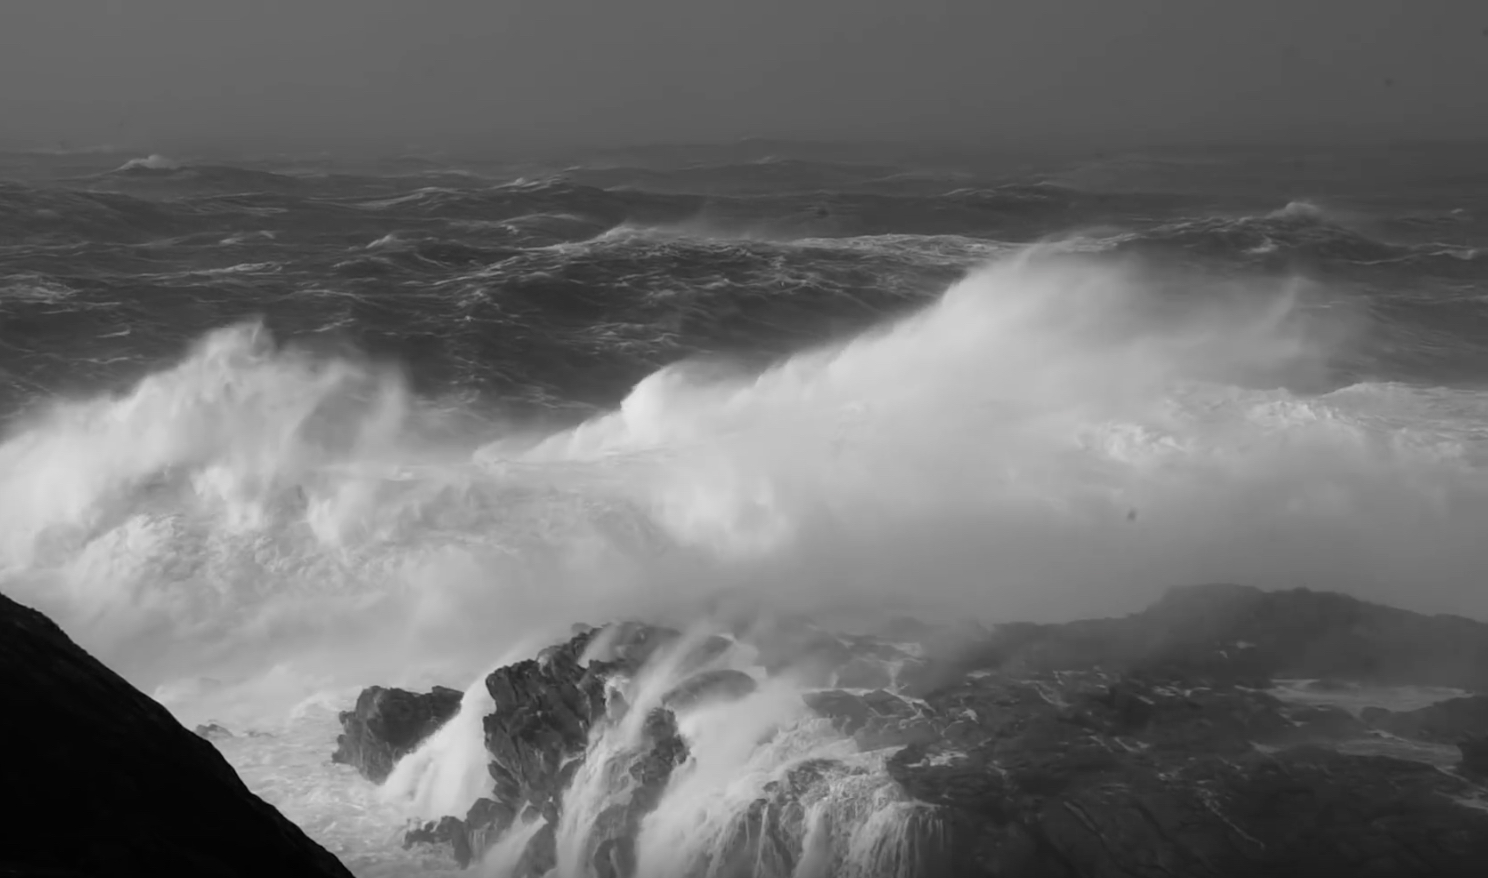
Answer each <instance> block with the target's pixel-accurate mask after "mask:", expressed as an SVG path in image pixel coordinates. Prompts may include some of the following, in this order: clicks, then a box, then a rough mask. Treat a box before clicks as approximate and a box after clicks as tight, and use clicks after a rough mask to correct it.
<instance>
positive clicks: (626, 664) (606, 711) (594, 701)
mask: <svg viewBox="0 0 1488 878" xmlns="http://www.w3.org/2000/svg"><path fill="white" fill-rule="evenodd" d="M574 631H575V633H574V636H573V637H572V638H570V639H569V640H568V641H566V642H564V643H560V644H555V645H553V646H551V647H548V648H547V649H544V650H542V651H541V652H540V653H539V654H538V655H537V656H536V657H535V658H533V659H529V660H526V661H521V662H517V663H515V664H512V665H508V666H506V667H503V668H500V669H498V670H496V671H493V672H492V673H491V674H489V675H488V676H487V677H486V680H485V685H486V691H487V692H488V693H489V694H490V696H491V699H492V702H493V704H494V710H493V711H492V712H491V713H490V714H488V715H487V716H485V717H483V718H482V727H483V731H484V738H485V745H486V751H487V753H488V755H489V757H490V761H489V763H488V764H487V769H488V771H489V773H490V775H491V778H492V781H493V792H492V795H491V796H490V797H489V798H485V799H481V800H479V801H478V802H476V804H475V806H474V807H473V808H471V809H470V811H469V812H468V813H467V814H466V815H465V816H464V817H463V818H456V817H454V816H449V817H445V818H443V819H442V820H440V821H437V822H433V823H429V824H426V825H424V826H422V827H419V828H418V829H416V830H414V831H413V832H410V833H409V834H408V835H406V836H405V843H406V844H420V843H426V844H427V843H435V844H449V845H451V847H452V849H453V851H454V853H455V856H456V858H457V859H459V860H460V861H461V863H462V864H464V863H468V862H471V861H473V860H474V859H476V858H479V857H480V856H481V855H482V854H483V853H484V852H485V850H487V849H488V848H489V847H490V846H491V845H492V844H494V843H495V842H496V841H497V840H498V839H499V838H500V837H501V836H502V834H503V833H505V832H507V831H509V830H510V828H511V827H512V826H513V825H515V824H516V823H518V822H519V821H529V820H538V821H541V823H542V826H541V827H540V828H539V831H538V832H537V833H536V834H535V835H534V836H533V837H532V839H531V840H530V841H529V842H528V844H527V846H526V848H525V849H524V851H523V852H522V854H521V857H520V863H519V865H518V867H517V873H516V874H517V875H519V876H525V875H532V876H537V875H542V874H545V873H546V872H547V871H548V870H549V869H551V868H552V865H553V863H554V862H556V856H557V853H556V847H555V840H554V839H555V836H554V832H555V827H556V824H557V822H558V820H559V819H560V817H561V808H562V797H563V792H564V791H565V790H566V789H567V788H568V786H569V784H570V783H571V782H572V780H573V778H574V776H575V775H576V774H577V772H578V771H579V769H580V768H582V767H583V764H584V757H585V754H586V751H587V748H588V744H589V740H590V736H591V734H592V733H593V731H594V729H595V727H596V726H597V725H599V724H601V723H605V722H612V721H619V720H620V719H622V718H623V717H624V715H625V714H626V712H628V710H629V706H628V705H626V704H625V703H624V700H623V699H621V698H619V697H618V695H617V694H615V693H613V692H612V690H611V689H610V688H609V685H608V683H609V681H610V680H611V678H613V677H616V676H617V675H619V676H624V675H631V674H634V673H635V672H636V671H637V670H639V669H640V667H642V666H643V665H644V664H645V663H646V662H647V661H649V660H650V659H651V658H653V657H654V656H656V655H657V654H658V652H659V651H661V650H662V649H664V648H666V647H668V646H671V645H673V644H676V643H678V641H679V639H680V637H681V635H680V633H679V632H676V631H673V630H671V629H666V628H658V627H653V626H649V625H642V624H638V623H622V624H618V625H610V626H605V627H602V628H590V627H588V626H579V627H575V629H574ZM724 646H725V647H726V646H727V642H725V643H724ZM719 648H720V647H719V644H718V643H717V642H716V641H710V640H705V641H703V642H702V643H701V644H699V645H698V646H697V647H695V648H693V649H692V650H691V651H690V652H689V655H688V656H683V657H682V662H683V665H684V666H686V665H687V663H688V662H690V661H693V660H696V658H697V657H698V656H711V655H716V654H717V650H719ZM698 676H699V677H702V678H704V679H703V680H701V681H699V682H698V683H696V684H695V687H696V688H695V691H693V690H690V692H691V695H693V696H697V697H705V696H709V695H711V694H715V693H716V692H718V691H720V690H721V691H731V690H730V687H737V686H738V685H739V684H738V681H736V680H733V679H731V678H730V677H728V676H720V675H709V674H706V673H705V674H700V675H698ZM752 682H753V681H752V680H751V683H752ZM612 695H614V697H613V698H612ZM686 755H687V749H686V745H685V743H683V741H682V739H681V736H680V735H679V734H678V733H677V730H676V722H675V719H674V717H673V715H672V713H671V711H669V710H657V711H653V712H652V713H651V714H648V715H647V718H646V720H645V723H644V725H643V735H642V744H641V746H640V749H638V750H636V751H634V752H629V753H625V754H620V755H619V756H618V757H617V758H622V759H624V760H626V761H627V765H626V766H625V768H626V770H627V772H628V774H629V776H630V777H631V778H632V780H633V782H634V784H635V787H634V789H633V790H632V794H631V798H630V800H629V801H630V804H629V806H628V808H627V809H623V810H620V811H616V812H614V813H612V814H609V815H608V816H607V817H606V820H607V821H608V822H607V826H608V827H609V828H608V835H607V836H606V839H605V840H607V841H609V842H611V843H610V844H608V845H606V848H605V850H606V858H605V859H606V862H609V861H611V860H613V861H614V862H618V863H621V864H622V865H623V863H624V862H626V861H625V852H624V850H617V845H619V846H621V847H623V846H624V845H625V844H629V843H630V841H627V839H629V840H631V841H633V836H634V835H635V833H636V831H637V827H638V823H637V821H639V820H640V819H641V818H642V817H643V816H644V815H645V814H646V813H649V811H650V809H651V808H653V807H654V806H655V802H654V798H655V797H656V796H659V795H660V790H661V789H663V788H664V787H665V785H666V781H667V779H669V778H670V776H671V770H672V768H673V767H674V766H675V765H676V764H678V763H680V762H681V761H682V760H684V759H686Z"/></svg>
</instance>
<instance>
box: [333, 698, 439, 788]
mask: <svg viewBox="0 0 1488 878" xmlns="http://www.w3.org/2000/svg"><path fill="white" fill-rule="evenodd" d="M461 697H462V693H461V692H460V691H459V690H458V689H447V688H445V687H443V686H435V687H434V691H432V692H429V693H427V694H419V693H416V692H406V691H404V690H402V689H384V688H383V687H381V686H373V687H371V688H369V689H364V690H362V694H361V695H360V696H358V697H357V703H356V707H354V708H353V709H351V710H348V711H343V712H342V713H341V727H342V728H343V729H345V732H344V733H342V734H341V735H340V736H339V737H337V738H336V752H334V753H332V754H331V761H332V762H336V763H340V764H342V765H350V766H352V767H354V768H355V769H356V770H357V771H358V772H360V773H361V774H362V776H363V777H365V778H367V779H368V780H370V781H372V782H373V783H382V782H383V781H384V780H386V779H387V776H388V775H389V774H390V773H392V770H393V766H394V765H396V764H397V762H398V760H399V759H401V758H403V757H404V756H405V755H407V754H409V753H411V752H413V750H414V749H415V748H416V747H418V745H419V744H420V743H421V742H422V741H423V740H424V739H425V738H427V737H429V736H430V735H432V734H434V732H435V731H437V730H438V729H439V727H440V726H442V725H444V724H445V723H446V722H448V721H449V719H450V717H452V716H454V715H455V714H456V713H457V712H458V711H459V710H460V698H461Z"/></svg>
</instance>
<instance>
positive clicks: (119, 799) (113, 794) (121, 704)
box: [0, 596, 351, 878]
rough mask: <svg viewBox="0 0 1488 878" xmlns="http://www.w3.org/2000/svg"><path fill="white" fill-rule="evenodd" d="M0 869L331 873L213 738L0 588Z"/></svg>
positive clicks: (335, 872) (76, 876) (326, 860)
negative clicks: (1, 815) (3, 804)
mask: <svg viewBox="0 0 1488 878" xmlns="http://www.w3.org/2000/svg"><path fill="white" fill-rule="evenodd" d="M0 701H3V703H4V704H5V705H7V707H6V711H7V715H6V718H5V721H4V722H3V723H0V744H3V747H4V750H5V752H6V754H7V755H6V758H5V759H4V760H3V762H0V789H3V790H4V791H5V795H6V798H7V800H8V801H9V802H10V804H11V806H12V807H10V808H9V809H8V811H9V816H7V817H6V818H5V820H4V826H5V831H4V842H3V843H0V875H54V876H71V878H83V876H95V875H159V876H174V875H180V876H193V878H197V876H202V878H206V876H213V878H215V876H222V878H228V876H244V878H248V876H254V878H260V876H264V875H283V876H307V878H309V876H327V878H329V876H336V878H350V875H351V873H350V872H348V871H347V870H346V869H345V868H344V867H343V866H342V865H341V864H340V863H339V862H338V861H337V860H336V858H335V857H334V856H332V855H331V854H330V853H329V852H327V851H326V850H325V849H324V848H321V847H320V846H319V845H317V844H315V842H313V841H311V840H310V839H309V838H308V837H306V835H305V834H304V833H303V832H301V831H300V830H299V828H298V827H296V826H295V825H294V824H292V823H290V822H289V821H288V820H286V819H284V817H282V816H281V815H280V814H279V812H277V811H275V810H274V809H273V808H272V807H270V806H269V805H268V804H266V803H265V802H264V801H263V800H261V799H259V798H258V797H257V796H255V795H253V794H252V793H250V792H249V791H248V789H247V787H245V786H244V785H243V783H242V781H241V780H239V779H238V776H237V773H236V772H234V771H233V769H232V767H231V766H230V765H228V763H227V761H226V760H225V759H223V758H222V755H221V754H220V753H218V752H217V749H216V748H215V747H213V746H212V744H210V743H209V742H207V741H206V740H203V739H202V738H201V737H199V736H198V735H196V734H193V733H192V732H191V731H189V730H187V729H186V728H184V727H182V726H181V724H180V723H178V722H176V720H175V718H174V717H172V716H171V715H170V713H169V712H168V711H167V710H166V709H165V708H164V707H162V706H160V705H159V704H158V703H156V702H155V701H154V700H152V699H151V698H149V697H147V696H145V695H144V694H143V693H141V692H139V691H138V690H136V689H135V688H134V687H132V686H130V685H129V683H127V682H126V681H125V680H124V679H123V678H121V677H119V676H118V675H117V674H115V673H114V672H112V671H110V670H109V669H108V668H106V667H104V665H103V664H102V663H100V662H98V661H97V660H96V659H94V658H93V657H92V656H90V655H88V654H87V653H86V652H84V651H83V650H82V649H81V648H79V647H78V646H77V645H76V644H74V643H73V642H72V641H71V640H70V639H68V637H67V635H65V634H64V633H63V632H62V630H61V629H59V628H58V627H57V626H56V625H54V624H53V623H52V622H51V621H50V620H48V619H47V618H46V617H45V616H43V615H41V614H40V613H37V612H35V611H34V610H31V609H28V608H26V607H23V606H21V605H20V604H17V603H15V602H14V601H12V600H10V599H8V598H6V597H4V596H0Z"/></svg>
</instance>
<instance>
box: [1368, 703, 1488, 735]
mask: <svg viewBox="0 0 1488 878" xmlns="http://www.w3.org/2000/svg"><path fill="white" fill-rule="evenodd" d="M1361 716H1362V717H1363V718H1364V721H1365V722H1367V723H1369V724H1370V725H1372V726H1374V727H1375V728H1377V729H1380V730H1381V731H1385V732H1389V733H1390V734H1392V735H1399V736H1400V737H1402V738H1413V739H1415V740H1417V741H1430V742H1432V743H1437V744H1456V743H1457V742H1459V741H1464V740H1468V739H1471V738H1484V737H1488V696H1483V695H1476V696H1471V697H1468V698H1449V699H1447V700H1446V701H1438V702H1437V703H1435V704H1430V705H1427V706H1426V707H1423V708H1420V709H1418V710H1401V711H1392V710H1384V709H1381V708H1377V707H1366V708H1364V710H1363V712H1362V713H1361Z"/></svg>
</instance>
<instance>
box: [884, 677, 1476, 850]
mask: <svg viewBox="0 0 1488 878" xmlns="http://www.w3.org/2000/svg"><path fill="white" fill-rule="evenodd" d="M934 700H935V702H936V706H937V709H938V710H940V711H941V712H946V711H948V710H949V709H952V708H953V707H954V709H959V710H961V711H963V716H965V715H970V716H971V717H974V719H972V720H971V721H970V724H971V728H969V729H963V730H962V734H961V735H960V740H957V741H952V740H950V738H949V736H948V737H947V739H946V740H942V741H938V742H935V743H931V744H920V745H912V746H909V747H906V748H904V749H903V750H901V751H899V752H898V753H897V754H895V755H894V756H893V757H892V758H891V759H890V761H889V772H890V774H891V775H892V776H893V777H894V779H895V780H896V781H898V782H899V783H900V784H901V785H902V786H903V788H904V789H905V790H906V791H908V792H909V793H910V794H912V795H913V796H915V797H916V798H917V799H919V800H921V801H923V802H925V803H927V804H930V805H934V806H938V807H941V808H946V809H950V810H952V811H953V812H955V814H956V815H957V821H958V822H959V823H960V824H961V825H966V823H967V822H968V821H972V820H975V819H980V820H982V821H983V823H984V829H985V831H986V832H985V834H983V835H980V836H977V837H974V838H969V839H968V838H965V837H963V838H962V839H961V840H960V843H962V844H965V845H967V847H966V848H965V849H963V850H962V851H961V852H960V853H959V855H958V857H957V858H958V860H959V861H961V862H963V863H968V864H971V863H976V864H977V866H976V868H974V869H973V868H971V867H970V866H967V867H966V868H967V869H968V871H965V872H963V873H962V874H967V875H981V874H985V875H989V876H990V875H994V874H995V875H999V876H1025V875H1026V876H1030V878H1031V876H1045V875H1050V876H1065V875H1068V876H1106V875H1109V876H1149V875H1151V876H1167V875H1185V876H1257V878H1259V876H1269V875H1308V874H1317V875H1363V874H1370V875H1463V876H1466V875H1470V874H1474V872H1473V870H1474V869H1476V868H1479V867H1478V866H1476V865H1475V864H1477V863H1480V862H1483V860H1482V859H1481V858H1483V857H1485V856H1488V812H1485V811H1484V810H1481V809H1480V807H1481V806H1480V805H1479V806H1478V807H1471V806H1470V805H1469V804H1464V802H1469V803H1471V802H1473V801H1474V800H1476V799H1481V798H1482V797H1483V796H1484V795H1485V793H1484V790H1483V789H1482V788H1481V787H1477V786H1475V785H1473V784H1472V783H1470V782H1468V781H1466V780H1464V779H1462V778H1457V777H1453V776H1450V775H1447V774H1444V773H1442V772H1441V771H1439V770H1437V769H1436V768H1434V767H1433V766H1430V765H1426V764H1423V763H1416V762H1410V761H1405V760H1399V759H1390V758H1384V757H1377V756H1360V755H1349V754H1347V753H1343V752H1339V751H1338V750H1336V749H1332V748H1330V747H1328V746H1323V745H1324V744H1326V743H1328V742H1332V741H1338V740H1342V739H1345V738H1347V737H1349V736H1351V735H1357V734H1360V733H1362V731H1363V729H1362V726H1360V725H1359V724H1357V723H1356V722H1353V721H1351V720H1350V719H1349V718H1347V717H1346V716H1342V715H1340V714H1341V712H1340V711H1330V710H1327V709H1319V708H1302V709H1300V710H1299V709H1297V708H1295V707H1292V706H1289V705H1286V704H1284V703H1282V702H1279V701H1277V700H1276V699H1274V698H1272V697H1270V696H1269V695H1266V694H1265V693H1262V692H1256V691H1252V690H1247V689H1242V688H1237V687H1216V688H1209V687H1201V688H1195V689H1177V688H1174V687H1172V686H1170V685H1165V684H1153V683H1151V682H1150V681H1146V680H1140V679H1119V680H1115V681H1110V682H1107V681H1105V680H1103V679H1102V677H1101V676H1100V675H1095V674H1092V675H1072V674H1063V675H1060V676H1057V677H1052V676H1051V677H1048V678H1034V679H1025V680H1018V681H1010V680H1005V679H998V678H993V677H988V678H984V679H983V680H981V681H977V682H974V683H970V684H968V685H967V686H965V687H962V688H960V689H959V690H957V691H954V692H945V693H942V694H941V695H939V696H938V697H937V698H936V699H934ZM978 845H981V846H982V847H984V848H985V849H984V850H981V851H980V852H978ZM989 857H990V858H991V859H989ZM993 859H995V860H996V868H995V869H994V868H993V866H992V864H991V861H992V860H993ZM978 870H980V871H978Z"/></svg>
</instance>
